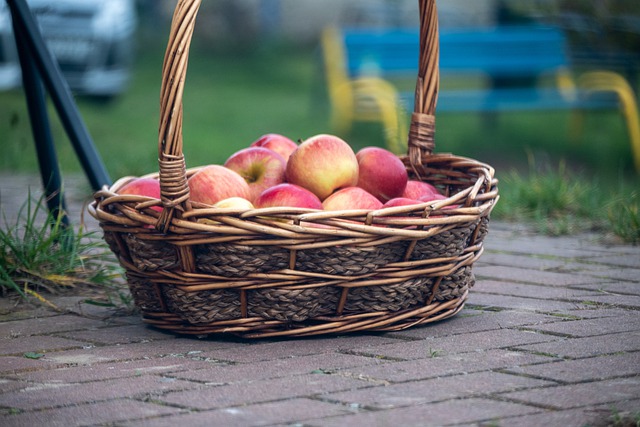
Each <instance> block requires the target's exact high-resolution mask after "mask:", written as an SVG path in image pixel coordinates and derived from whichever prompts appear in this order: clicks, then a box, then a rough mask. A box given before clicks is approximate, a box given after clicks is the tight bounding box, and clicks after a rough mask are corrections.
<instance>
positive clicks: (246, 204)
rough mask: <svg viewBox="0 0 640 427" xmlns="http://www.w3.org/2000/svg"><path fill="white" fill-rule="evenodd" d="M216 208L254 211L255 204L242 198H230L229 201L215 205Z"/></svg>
mask: <svg viewBox="0 0 640 427" xmlns="http://www.w3.org/2000/svg"><path fill="white" fill-rule="evenodd" d="M213 207H214V208H221V209H247V210H248V209H253V208H254V206H253V203H251V202H250V201H249V200H247V199H243V198H242V197H229V198H227V199H222V200H220V201H219V202H216V203H214V205H213Z"/></svg>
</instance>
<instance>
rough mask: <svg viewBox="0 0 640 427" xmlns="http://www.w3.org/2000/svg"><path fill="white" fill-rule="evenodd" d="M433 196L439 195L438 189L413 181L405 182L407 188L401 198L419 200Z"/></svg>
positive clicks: (425, 183)
mask: <svg viewBox="0 0 640 427" xmlns="http://www.w3.org/2000/svg"><path fill="white" fill-rule="evenodd" d="M434 194H440V192H439V191H438V189H437V188H436V187H435V186H433V185H431V184H429V183H428V182H422V181H418V180H415V179H410V180H409V181H407V186H406V187H405V189H404V192H403V193H402V197H406V198H407V199H414V200H421V199H422V198H424V197H429V196H431V195H434Z"/></svg>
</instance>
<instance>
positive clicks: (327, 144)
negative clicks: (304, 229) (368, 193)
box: [286, 134, 358, 200]
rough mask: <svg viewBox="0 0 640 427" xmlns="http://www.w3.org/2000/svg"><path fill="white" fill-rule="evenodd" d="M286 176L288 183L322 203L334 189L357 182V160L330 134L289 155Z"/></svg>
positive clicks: (303, 144)
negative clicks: (299, 187) (311, 194)
mask: <svg viewBox="0 0 640 427" xmlns="http://www.w3.org/2000/svg"><path fill="white" fill-rule="evenodd" d="M286 177H287V181H288V182H290V183H292V184H296V185H299V186H301V187H304V188H306V189H307V190H309V191H311V192H312V193H314V194H315V195H316V196H318V198H320V200H324V199H326V198H327V197H329V195H330V194H332V193H333V192H335V191H336V190H338V189H340V188H346V187H352V186H355V185H356V184H357V183H358V160H357V159H356V155H355V153H354V152H353V149H352V148H351V147H350V146H349V144H347V143H346V142H345V141H344V140H342V139H340V138H338V137H337V136H334V135H326V134H321V135H316V136H312V137H311V138H308V139H306V140H305V141H303V142H302V143H301V144H300V145H299V146H298V148H297V149H296V150H295V151H294V152H293V153H292V154H291V157H289V161H288V162H287V173H286Z"/></svg>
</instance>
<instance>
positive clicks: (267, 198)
mask: <svg viewBox="0 0 640 427" xmlns="http://www.w3.org/2000/svg"><path fill="white" fill-rule="evenodd" d="M253 204H254V205H255V206H256V207H257V208H270V207H276V206H282V207H285V206H289V207H294V208H309V209H322V202H321V201H320V199H318V196H316V195H315V194H313V193H312V192H311V191H309V190H307V189H305V188H302V187H300V186H298V185H295V184H289V183H282V184H278V185H275V186H273V187H270V188H267V189H266V190H264V191H263V192H262V193H261V194H260V195H259V196H258V197H257V198H256V200H255V201H254V203H253Z"/></svg>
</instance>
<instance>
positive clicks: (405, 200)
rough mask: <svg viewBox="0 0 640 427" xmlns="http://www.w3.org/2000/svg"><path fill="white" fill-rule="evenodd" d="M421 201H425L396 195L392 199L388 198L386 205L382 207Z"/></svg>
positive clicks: (412, 203) (415, 203)
mask: <svg viewBox="0 0 640 427" xmlns="http://www.w3.org/2000/svg"><path fill="white" fill-rule="evenodd" d="M420 203H424V201H420V200H415V199H408V198H406V197H395V198H393V199H391V200H388V201H387V202H386V203H385V204H384V205H382V207H383V208H394V207H397V206H408V205H419V204H420Z"/></svg>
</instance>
